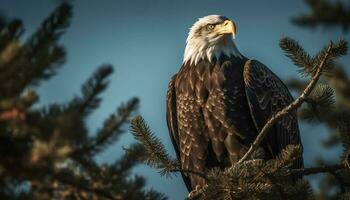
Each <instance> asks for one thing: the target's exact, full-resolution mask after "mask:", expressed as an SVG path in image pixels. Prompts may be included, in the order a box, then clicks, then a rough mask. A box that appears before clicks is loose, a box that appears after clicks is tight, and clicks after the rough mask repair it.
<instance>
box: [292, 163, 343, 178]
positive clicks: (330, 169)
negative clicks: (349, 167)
mask: <svg viewBox="0 0 350 200" xmlns="http://www.w3.org/2000/svg"><path fill="white" fill-rule="evenodd" d="M342 169H346V167H345V166H344V165H340V164H335V165H324V166H320V167H310V168H303V169H289V170H288V172H289V173H291V174H293V175H296V176H298V175H300V176H305V175H311V174H319V173H334V172H336V171H339V170H342Z"/></svg>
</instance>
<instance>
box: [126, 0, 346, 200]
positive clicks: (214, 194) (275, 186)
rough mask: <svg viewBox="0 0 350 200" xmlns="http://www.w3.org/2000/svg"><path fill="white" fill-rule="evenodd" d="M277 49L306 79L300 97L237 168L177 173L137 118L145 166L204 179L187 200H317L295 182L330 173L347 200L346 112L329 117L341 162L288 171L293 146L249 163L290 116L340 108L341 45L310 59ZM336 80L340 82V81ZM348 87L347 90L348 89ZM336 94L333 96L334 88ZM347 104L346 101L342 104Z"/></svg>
mask: <svg viewBox="0 0 350 200" xmlns="http://www.w3.org/2000/svg"><path fill="white" fill-rule="evenodd" d="M313 2H315V1H313ZM280 47H281V49H282V50H283V51H284V52H285V54H286V56H287V57H289V58H290V59H291V61H292V62H293V63H294V64H295V65H296V66H297V67H298V70H299V71H300V72H301V73H302V75H303V76H304V77H305V76H306V77H308V80H307V81H305V82H302V83H300V82H293V83H294V84H296V85H298V86H299V87H298V88H299V89H300V96H299V97H297V98H296V99H295V100H294V101H293V102H292V103H291V104H290V105H288V106H287V107H285V108H284V109H282V110H280V111H278V112H277V113H274V115H273V117H272V118H271V119H270V120H268V122H267V123H266V124H265V126H264V128H262V130H261V131H260V133H259V134H258V136H257V137H256V139H255V141H254V142H253V143H252V144H251V146H250V148H249V150H248V152H247V153H246V154H245V155H244V156H243V157H242V158H241V159H240V160H239V161H238V162H237V163H236V164H234V165H233V166H231V167H229V168H226V169H224V170H222V169H211V170H209V171H208V172H197V171H190V170H187V169H181V167H180V166H181V165H180V163H179V161H178V160H177V159H174V158H171V156H170V155H169V154H168V153H167V152H166V151H165V147H164V146H163V144H162V143H161V141H160V139H159V138H157V137H156V136H155V134H154V133H152V131H151V130H150V128H149V127H148V126H147V124H146V122H145V120H144V119H143V118H142V117H141V116H137V117H136V118H134V119H133V120H132V122H131V129H132V133H133V134H134V137H135V138H136V139H137V140H138V141H139V142H140V143H141V144H142V145H143V146H144V147H145V149H146V156H145V157H144V158H145V163H147V164H148V165H150V166H152V167H154V168H157V169H158V170H159V171H160V173H161V175H165V176H170V177H171V175H172V174H173V173H176V172H182V173H185V174H186V173H187V174H195V175H197V176H201V177H202V178H204V179H206V180H207V185H206V186H204V187H203V188H201V189H199V190H195V191H192V192H191V193H190V194H189V198H190V199H201V200H204V199H208V200H209V199H218V200H233V199H276V200H277V199H295V200H299V199H315V198H318V195H315V194H314V192H313V190H312V189H311V187H310V185H309V183H308V182H307V181H306V179H297V180H295V178H294V177H296V176H297V177H303V176H307V175H311V174H319V173H326V174H330V175H332V176H333V177H334V179H336V181H337V184H338V185H339V186H340V187H341V190H339V191H337V192H336V194H335V196H336V198H337V199H348V198H349V196H350V193H349V189H350V185H349V183H350V176H349V169H350V156H349V155H350V120H349V119H350V118H347V116H349V115H346V114H345V113H344V112H342V114H339V115H337V118H334V116H331V117H332V120H333V122H334V123H332V125H333V127H334V128H336V129H337V130H339V135H338V138H337V141H338V142H340V143H342V145H343V147H344V151H343V153H342V155H339V160H340V162H338V163H334V164H328V163H327V164H326V163H323V164H322V165H316V166H315V167H309V168H302V169H290V168H289V167H290V166H291V165H292V163H293V161H294V160H295V159H296V158H298V157H299V156H300V153H301V149H300V147H299V146H296V145H289V146H287V147H286V148H285V149H284V150H283V151H282V152H281V154H280V155H279V156H277V158H275V159H271V160H261V159H252V158H257V157H259V156H252V155H253V154H256V153H259V151H258V149H259V148H258V147H259V145H260V143H261V141H262V140H263V138H264V137H265V135H266V134H268V132H269V130H270V129H271V128H272V127H273V125H274V124H275V123H276V122H277V121H279V120H281V119H283V117H284V116H286V115H288V114H289V113H290V112H292V111H294V110H299V111H300V113H301V115H302V116H304V115H305V113H306V112H308V113H320V114H324V113H325V112H324V111H327V113H333V112H336V109H337V108H336V105H337V104H338V103H339V102H338V98H337V99H335V98H334V89H333V88H332V86H333V84H334V83H332V82H331V80H330V79H329V77H332V76H331V75H334V76H339V75H340V74H338V75H337V73H339V72H337V71H338V70H339V67H338V65H337V62H336V60H337V58H339V57H341V56H344V55H345V54H346V52H347V42H346V41H345V40H339V41H338V42H336V43H334V42H330V43H329V44H328V45H326V46H325V47H324V48H323V49H321V50H320V51H319V52H318V53H317V54H316V55H314V56H311V55H310V54H308V53H307V52H306V51H305V50H304V49H303V47H302V46H301V45H300V44H299V43H298V42H297V41H295V40H293V39H290V38H282V39H281V40H280ZM342 75H343V76H344V74H342ZM346 80H347V79H346ZM340 81H343V83H344V79H340ZM342 86H343V87H344V85H342ZM347 86H349V87H350V84H348V85H347ZM335 90H336V91H337V88H336V89H335ZM344 93H345V92H344ZM346 94H348V93H346ZM349 94H350V93H349ZM349 102H350V101H349V100H345V101H344V102H343V103H349ZM304 104H305V105H304ZM300 109H301V110H300ZM305 110H306V111H305ZM340 110H341V108H339V111H340ZM348 113H350V112H348ZM309 116H314V115H309ZM317 116H319V115H317ZM301 134H304V133H301Z"/></svg>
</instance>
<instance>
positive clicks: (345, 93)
mask: <svg viewBox="0 0 350 200" xmlns="http://www.w3.org/2000/svg"><path fill="white" fill-rule="evenodd" d="M305 2H306V4H307V5H309V7H310V10H311V12H310V13H309V14H304V15H302V16H299V17H295V18H293V19H292V22H293V23H294V24H296V25H298V26H300V27H304V28H306V27H309V28H316V27H318V26H324V27H325V28H327V29H335V28H339V27H340V28H342V30H343V32H344V34H347V33H348V31H349V26H350V7H349V6H350V5H349V4H346V1H337V2H331V1H327V0H306V1H305ZM347 58H349V57H348V56H347ZM346 67H348V66H346V65H345V63H344V64H342V63H340V62H336V63H334V67H333V68H332V69H331V71H330V73H329V74H327V76H324V78H323V79H322V80H321V82H323V83H328V84H329V86H330V87H329V86H327V87H328V89H326V88H325V89H326V90H327V91H329V92H328V95H332V96H333V95H334V97H333V100H335V99H336V101H332V102H327V101H323V103H318V102H315V101H314V100H313V99H309V101H308V102H307V106H305V107H304V108H302V109H301V110H300V112H299V118H300V119H301V120H304V121H306V122H309V123H312V124H313V125H318V124H324V125H326V126H327V130H328V132H329V134H328V135H329V136H328V138H327V139H326V140H324V141H323V146H324V147H325V148H331V147H336V146H343V147H344V148H345V149H346V147H347V146H348V145H349V144H348V143H344V137H349V136H348V135H349V134H350V126H349V125H350V78H349V76H348V75H347V74H348V73H347V71H346V69H347V68H346ZM287 83H288V85H289V87H290V88H292V89H295V90H296V91H302V89H303V88H304V87H305V81H303V80H301V79H297V78H293V79H290V80H288V81H287ZM331 88H332V90H334V94H332V93H331V92H330V90H331ZM324 104H332V105H333V106H332V107H331V109H327V106H326V107H324V106H323V105H324ZM346 156H348V155H346ZM329 162H335V161H334V160H322V159H318V160H317V161H316V164H317V165H324V164H325V163H329ZM349 186H350V180H349V174H348V173H339V174H337V173H329V174H326V176H324V177H323V178H322V180H321V181H320V190H319V193H318V194H317V198H318V199H338V195H339V193H341V192H344V191H347V190H348V187H349Z"/></svg>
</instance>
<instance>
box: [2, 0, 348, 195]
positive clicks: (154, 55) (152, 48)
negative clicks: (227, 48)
mask: <svg viewBox="0 0 350 200" xmlns="http://www.w3.org/2000/svg"><path fill="white" fill-rule="evenodd" d="M58 2H59V1H57V0H52V1H48V0H47V1H42V0H27V1H19V0H0V11H3V12H4V13H5V14H6V15H7V16H8V17H11V18H12V17H18V18H21V19H23V21H24V24H25V26H26V30H27V32H26V34H27V35H28V34H29V33H32V32H33V31H34V30H35V29H36V28H37V27H38V26H39V25H40V22H41V21H42V20H43V19H44V18H45V17H46V16H47V15H48V14H49V13H50V12H51V11H52V10H53V9H54V8H55V6H56V5H57V4H58ZM73 4H74V17H73V20H72V24H71V27H70V28H69V29H68V31H67V33H66V34H65V35H64V36H63V37H62V40H61V43H62V44H63V45H64V46H65V47H66V49H67V52H68V54H67V62H66V64H65V65H64V67H63V68H62V69H61V70H60V71H59V73H58V75H57V76H55V77H54V78H52V79H51V80H50V81H48V82H47V83H45V84H43V85H42V86H40V87H39V88H38V91H39V93H40V105H45V104H48V103H52V102H64V101H67V100H69V99H70V98H72V97H73V96H74V95H75V94H78V92H79V89H80V85H81V83H83V82H84V80H85V79H86V78H87V77H89V75H90V74H91V73H92V72H93V71H94V70H95V69H96V68H97V67H98V66H99V65H101V64H103V63H110V64H113V65H114V66H115V73H114V75H113V76H112V77H111V78H110V85H109V88H108V89H107V91H106V92H105V93H104V94H103V96H102V97H103V102H102V105H101V107H100V108H99V109H98V111H96V112H95V113H94V114H93V115H92V116H91V117H90V118H89V120H88V126H89V127H90V129H91V131H92V132H93V131H94V130H96V129H97V128H98V127H99V126H100V125H101V123H102V121H103V120H104V119H105V118H106V117H107V116H108V115H109V114H110V113H111V112H113V111H114V109H115V108H116V106H118V105H119V104H120V103H121V102H123V101H126V100H128V99H129V98H131V97H134V96H137V97H139V98H140V100H141V106H140V113H141V114H142V115H143V117H144V118H145V119H146V121H147V122H148V123H149V125H150V127H151V128H152V130H153V131H154V132H155V133H156V135H157V136H159V137H160V138H161V139H162V141H163V143H164V144H165V145H166V147H167V149H168V150H169V152H171V154H172V155H174V152H173V149H172V146H171V142H170V139H169V137H168V131H167V128H166V121H165V94H166V88H167V84H168V81H169V79H170V77H171V76H172V74H174V73H176V72H177V71H178V70H179V67H180V65H181V62H182V56H183V50H184V47H185V39H186V36H187V32H188V29H189V28H190V26H191V25H192V24H193V23H194V22H195V21H196V19H197V18H199V17H202V16H205V15H209V14H221V15H225V16H227V17H229V18H231V19H233V20H234V21H235V23H236V24H237V36H236V40H235V41H236V44H237V46H238V48H239V49H240V51H241V53H243V54H244V55H245V56H247V57H249V58H253V59H257V60H259V61H261V62H263V63H264V64H265V65H267V66H269V67H270V68H271V69H272V70H273V71H274V72H276V74H277V75H279V76H280V77H282V78H284V79H285V78H288V77H296V76H298V74H297V72H296V67H294V66H293V65H292V63H291V62H290V61H289V59H288V58H287V57H285V56H284V55H283V52H282V51H281V50H280V48H279V46H278V42H279V39H280V38H281V37H284V36H289V37H292V38H294V39H297V40H298V41H299V42H300V43H301V44H302V45H303V46H304V47H305V49H306V50H307V51H308V52H310V53H311V54H313V53H315V52H317V50H319V49H320V48H322V47H323V46H324V45H325V44H326V42H327V41H329V40H331V39H333V40H337V39H339V38H340V37H344V34H343V33H342V32H341V30H338V29H336V30H325V29H323V28H318V29H315V30H309V29H301V28H299V27H296V26H294V25H292V24H291V23H290V18H291V17H293V16H297V15H298V14H301V13H306V12H307V11H308V8H307V7H306V6H305V5H304V3H303V1H302V0H295V1H287V0H270V1H261V0H245V1H234V0H231V1H228V0H225V1H224V0H218V1H210V0H197V1H190V0H187V1H186V0H178V1H165V0H140V1H136V0H114V1H112V0H101V1H92V0H84V1H83V0H80V1H78V0H77V1H73ZM345 36H346V37H347V35H345ZM344 60H346V61H349V57H347V58H346V59H344ZM126 128H127V127H126ZM301 132H302V139H303V143H304V156H305V163H306V165H310V164H311V163H312V161H313V159H314V158H315V157H319V156H321V155H322V157H324V158H326V159H333V158H335V157H336V156H337V150H333V151H324V150H322V149H321V148H320V144H319V143H320V142H319V141H320V140H321V139H322V138H325V137H326V136H327V135H326V132H325V128H324V127H313V126H312V125H306V124H301ZM133 141H134V140H133V139H132V136H131V134H130V133H126V134H125V136H123V137H122V138H121V139H120V140H119V142H118V143H117V144H115V145H113V146H112V147H111V148H110V149H109V150H108V151H107V152H105V153H103V154H102V155H101V156H99V157H98V158H97V159H98V160H99V161H100V162H110V161H113V160H114V159H116V158H118V156H119V155H120V154H121V153H122V152H123V151H122V146H127V145H128V144H129V143H130V142H133ZM134 172H136V173H138V174H141V175H143V176H145V177H146V178H147V180H148V186H149V187H153V188H155V189H157V190H158V191H161V192H164V193H165V194H166V195H167V196H168V197H169V199H183V197H184V196H185V195H186V190H185V186H184V184H183V182H182V180H181V178H180V176H178V177H175V178H173V179H166V178H165V177H160V176H159V174H158V173H157V171H156V170H154V169H151V168H148V167H147V166H138V167H136V168H135V170H134Z"/></svg>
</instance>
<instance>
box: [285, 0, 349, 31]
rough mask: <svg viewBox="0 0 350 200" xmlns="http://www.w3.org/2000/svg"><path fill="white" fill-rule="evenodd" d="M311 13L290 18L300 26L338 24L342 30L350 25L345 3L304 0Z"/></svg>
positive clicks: (345, 29) (347, 7)
mask: <svg viewBox="0 0 350 200" xmlns="http://www.w3.org/2000/svg"><path fill="white" fill-rule="evenodd" d="M305 2H306V3H307V4H308V5H309V7H310V8H311V13H310V14H307V15H302V16H300V17H296V18H294V19H292V22H293V23H294V24H296V25H298V26H302V27H315V26H317V25H324V26H326V27H329V26H336V25H339V26H341V27H342V28H343V30H344V31H348V29H349V27H350V8H349V6H346V5H345V3H342V2H341V1H337V2H336V3H334V4H332V3H330V1H326V0H306V1H305Z"/></svg>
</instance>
